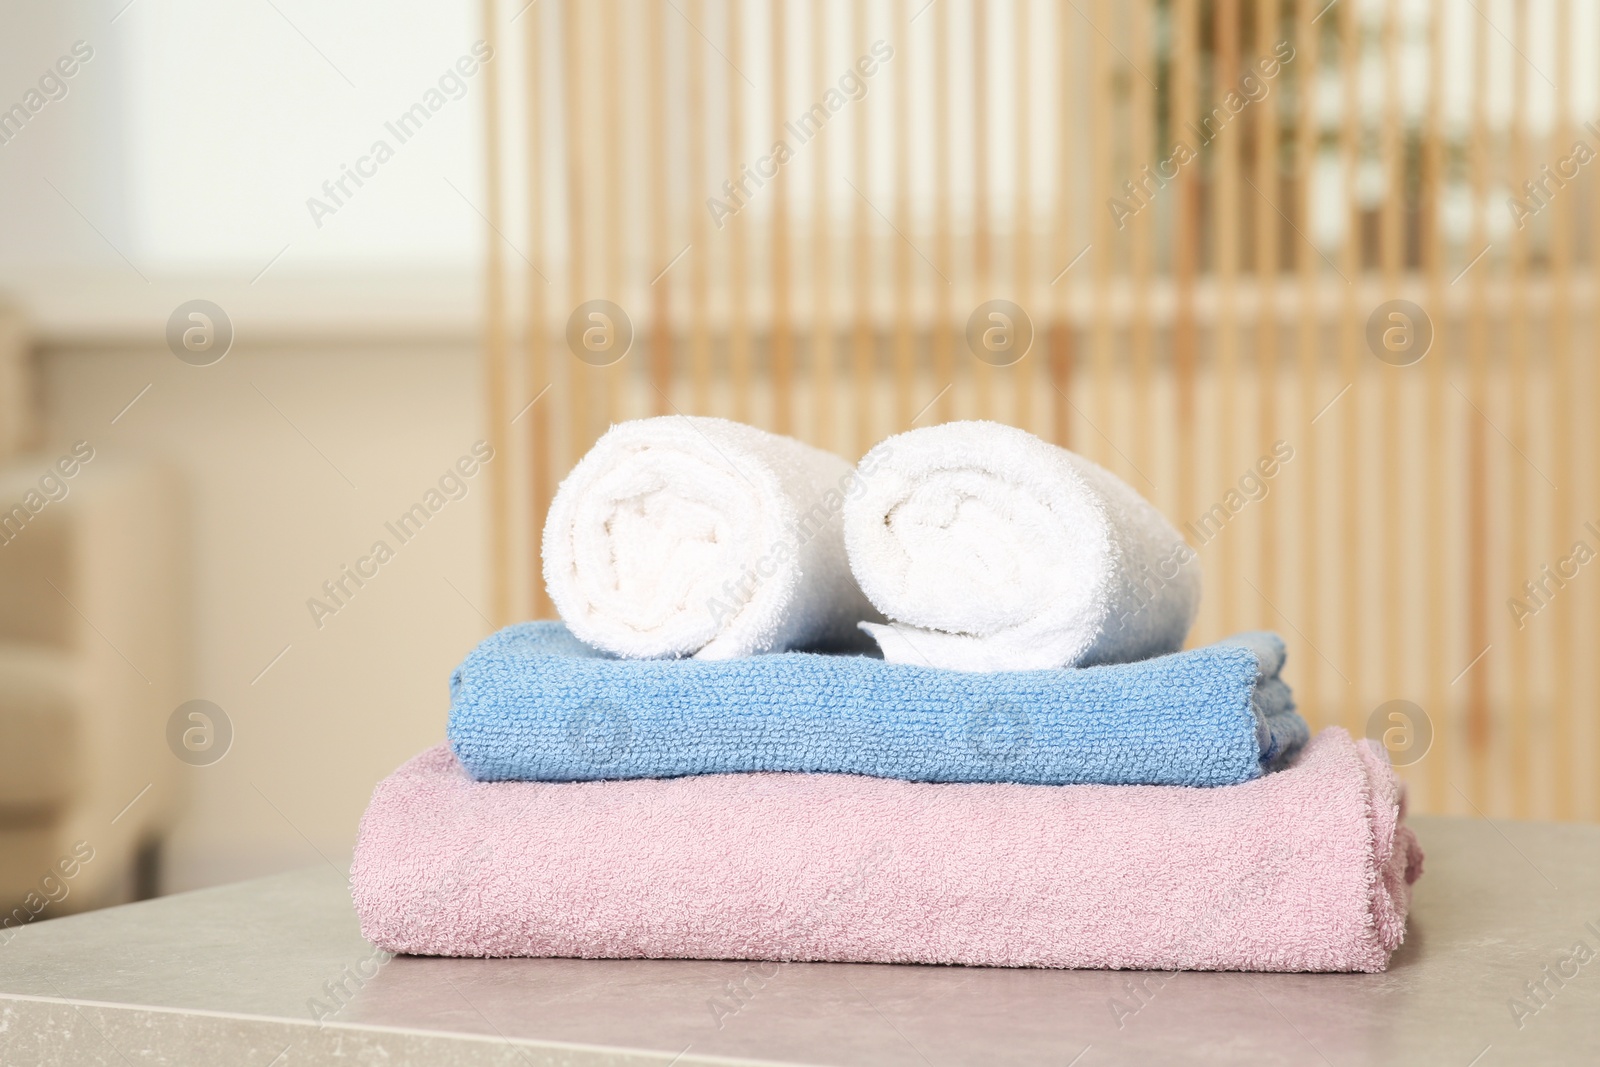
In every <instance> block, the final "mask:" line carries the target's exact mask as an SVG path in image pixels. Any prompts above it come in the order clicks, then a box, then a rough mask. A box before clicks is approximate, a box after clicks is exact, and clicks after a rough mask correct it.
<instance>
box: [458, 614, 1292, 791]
mask: <svg viewBox="0 0 1600 1067" xmlns="http://www.w3.org/2000/svg"><path fill="white" fill-rule="evenodd" d="M1283 660H1284V647H1283V641H1282V640H1281V639H1280V638H1279V637H1278V636H1277V635H1275V634H1268V633H1252V634H1243V635H1241V636H1239V637H1235V638H1233V639H1231V640H1229V641H1225V642H1222V643H1221V644H1216V645H1211V646H1209V647H1207V648H1201V649H1196V650H1194V651H1190V652H1178V653H1174V654H1173V655H1170V656H1161V657H1159V658H1156V659H1149V660H1145V661H1143V662H1140V663H1128V664H1119V665H1115V666H1104V667H1082V668H1062V669H1056V670H1040V671H1014V672H1001V673H992V674H980V673H971V672H966V671H951V670H939V669H935V668H932V667H918V666H914V665H911V664H900V663H885V662H883V661H882V660H878V659H872V658H868V657H865V656H829V655H819V654H816V653H805V652H787V653H781V654H775V655H763V656H751V657H748V658H744V659H732V660H720V661H704V660H694V659H677V660H639V659H632V660H624V659H617V658H615V657H613V656H611V655H610V654H608V653H605V652H600V651H598V650H596V649H593V648H590V647H589V646H588V645H585V644H583V643H582V642H580V641H579V640H578V639H577V638H575V637H573V636H572V635H571V634H570V633H569V632H568V631H567V628H566V627H565V626H563V625H562V624H560V623H557V622H528V623H521V624H519V625H516V626H511V627H508V628H506V629H504V630H501V631H500V632H499V633H497V634H494V635H493V636H491V637H489V638H488V639H487V640H485V641H484V642H483V643H482V644H481V645H479V646H478V647H477V649H475V650H474V651H473V652H472V654H471V655H469V656H468V657H467V658H466V660H465V661H464V662H463V663H462V664H461V666H460V667H458V668H456V671H455V674H454V675H453V676H452V677H451V680H450V694H451V708H450V728H449V734H450V743H451V746H452V747H453V748H454V749H455V753H456V757H457V758H458V759H459V760H460V761H461V764H462V766H464V767H465V768H466V770H467V772H468V773H469V774H471V775H472V776H473V777H474V778H477V779H479V780H481V781H504V780H532V781H574V780H590V779H601V778H673V777H678V776H680V775H687V774H721V773H737V772H748V771H807V772H840V773H846V774H867V775H873V776H875V777H881V778H904V779H909V780H912V781H922V782H1024V783H1032V784H1040V785H1068V784H1078V783H1088V782H1101V783H1106V784H1117V785H1122V784H1149V785H1206V786H1210V785H1229V784H1233V783H1236V782H1243V781H1247V780H1249V779H1251V778H1256V777H1258V776H1260V775H1261V774H1263V773H1265V772H1266V771H1268V770H1271V769H1272V768H1274V767H1276V766H1278V765H1279V764H1280V763H1282V762H1283V761H1285V760H1286V759H1287V758H1288V757H1289V756H1291V755H1293V754H1294V753H1295V752H1296V751H1298V750H1299V748H1300V746H1302V745H1303V744H1305V742H1306V740H1307V738H1308V737H1309V731H1308V729H1307V726H1306V723H1305V720H1303V719H1301V718H1300V716H1299V715H1298V714H1296V713H1295V710H1294V701H1293V698H1292V696H1291V695H1290V692H1289V687H1288V686H1286V685H1284V684H1283V682H1282V681H1281V680H1280V679H1279V678H1278V672H1279V671H1280V670H1281V669H1282V667H1283Z"/></svg>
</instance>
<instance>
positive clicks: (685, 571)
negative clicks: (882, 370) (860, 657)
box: [544, 415, 882, 659]
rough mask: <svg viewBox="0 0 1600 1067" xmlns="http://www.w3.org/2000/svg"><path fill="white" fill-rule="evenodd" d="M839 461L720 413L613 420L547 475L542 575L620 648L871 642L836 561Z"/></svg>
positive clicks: (570, 616)
mask: <svg viewBox="0 0 1600 1067" xmlns="http://www.w3.org/2000/svg"><path fill="white" fill-rule="evenodd" d="M859 492H860V481H859V478H858V476H857V475H856V473H855V471H854V469H853V468H852V467H851V466H850V464H848V463H846V462H845V461H844V460H842V459H840V458H839V457H838V456H835V455H833V454H832V453H829V452H823V451H822V450H820V449H816V448H812V447H811V446H810V445H807V444H802V443H801V442H799V441H796V440H794V439H793V438H789V437H779V436H777V435H775V434H770V433H767V432H765V431H763V430H758V429H756V428H755V427H753V426H744V425H741V424H739V423H736V422H729V421H727V420H726V419H709V418H690V417H685V416H681V415H680V416H670V417H664V418H655V419H639V420H636V421H633V422H624V423H621V424H619V425H617V426H613V427H612V428H611V429H610V431H608V432H607V433H606V434H605V436H603V437H601V438H600V440H599V441H597V442H596V443H595V446H594V447H593V448H591V449H590V450H589V452H588V453H587V454H586V455H585V456H584V457H583V459H581V460H579V461H578V464H577V466H575V467H573V468H572V471H571V473H569V474H568V475H567V477H566V480H565V481H563V482H562V483H561V487H560V489H558V490H557V492H556V495H555V499H554V500H553V501H552V502H551V504H550V512H549V515H548V516H547V518H546V521H545V526H544V579H545V586H546V588H547V589H548V590H549V592H550V599H551V600H552V601H553V602H554V604H555V606H556V610H557V611H558V612H560V614H561V617H562V618H563V619H565V620H566V622H567V625H569V626H571V627H572V632H573V633H575V634H577V635H578V636H579V637H581V638H582V639H583V640H585V641H587V642H588V643H590V644H592V645H595V646H597V647H599V648H604V649H607V650H608V651H611V652H615V653H617V654H618V655H622V656H689V655H693V656H698V657H700V658H701V659H728V658H730V657H734V656H744V655H749V654H750V653H753V652H771V651H782V650H784V649H789V648H852V647H861V646H863V645H870V642H868V641H867V639H866V638H865V636H863V635H862V634H861V633H860V632H859V631H857V629H856V624H857V623H858V622H860V621H862V620H863V619H879V618H881V617H882V616H880V615H878V613H877V612H876V611H874V610H873V608H872V605H870V604H868V603H867V601H866V598H865V597H863V596H862V595H861V590H860V589H858V588H857V587H856V583H855V578H854V577H852V576H851V574H850V566H849V563H848V562H847V561H846V559H845V554H844V542H843V536H842V533H841V524H842V519H841V513H842V512H843V509H844V500H845V496H846V495H847V494H849V493H859Z"/></svg>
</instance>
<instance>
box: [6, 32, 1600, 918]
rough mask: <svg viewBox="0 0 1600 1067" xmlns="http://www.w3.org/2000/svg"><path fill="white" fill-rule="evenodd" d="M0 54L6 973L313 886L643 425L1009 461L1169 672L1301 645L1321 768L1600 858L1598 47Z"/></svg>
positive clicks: (52, 40)
mask: <svg viewBox="0 0 1600 1067" xmlns="http://www.w3.org/2000/svg"><path fill="white" fill-rule="evenodd" d="M0 28H3V30H4V32H3V33H0V60H3V62H0V71H4V74H3V75H0V193H3V195H4V197H5V204H6V209H5V210H4V211H3V212H0V454H3V456H4V461H3V462H4V466H3V474H0V489H3V495H0V509H5V510H4V512H3V514H0V542H3V543H0V642H3V643H0V896H3V897H4V903H5V905H6V907H7V908H8V909H12V912H11V913H12V914H13V915H21V916H23V917H24V920H23V921H31V919H32V918H35V917H47V916H48V915H52V914H59V913H64V912H66V911H70V910H73V909H76V908H81V907H89V906H95V905H98V904H103V903H108V902H111V901H115V900H120V899H128V898H129V897H133V896H140V895H149V894H152V893H157V892H171V891H176V890H181V889H188V888H194V887H197V886H204V885H210V884H215V883H219V882H224V881H230V880H234V879H238V878H244V877H249V876H252V875H257V874H264V873H268V872H271V871H275V870H280V869H284V868H287V867H293V866H302V865H305V864H308V863H317V864H322V863H326V864H328V865H331V866H332V867H334V868H335V869H336V870H338V871H340V873H341V874H342V873H343V872H344V871H345V870H346V869H347V867H348V863H349V855H350V850H351V847H352V843H353V838H354V831H355V825H356V821H357V819H358V818H359V816H360V813H361V810H362V808H363V806H364V805H365V802H366V799H367V797H368V795H369V793H370V790H371V788H372V786H373V785H374V784H375V782H376V781H377V780H378V779H379V778H381V777H382V776H383V775H384V774H386V773H388V772H389V771H390V770H392V769H393V768H394V767H395V766H396V765H397V764H399V763H400V762H402V761H403V760H404V759H406V758H407V757H409V756H410V755H412V754H413V753H414V752H416V751H417V750H418V749H421V748H423V747H425V746H428V745H431V744H435V743H437V742H438V741H439V740H440V739H441V738H442V736H443V729H444V723H445V717H446V712H447V708H448V693H447V679H448V675H449V672H450V670H451V668H452V667H453V666H454V665H455V664H456V662H458V661H459V659H460V658H461V657H462V656H463V655H465V653H466V652H467V651H468V650H469V649H470V648H471V647H472V646H473V645H474V644H475V643H476V642H477V641H478V640H480V639H481V638H482V637H483V636H484V635H485V634H486V633H488V632H489V631H490V630H491V629H492V628H494V627H495V626H497V625H500V624H502V623H504V622H507V621H511V620H514V619H517V618H525V617H529V616H536V615H539V616H543V615H549V614H550V606H549V603H548V600H547V599H546V598H545V596H544V594H543V590H542V588H541V587H540V582H539V580H538V573H539V567H538V558H537V541H538V536H537V535H538V531H539V529H540V526H541V524H542V520H543V513H544V509H545V507H546V505H547V504H548V502H549V499H550V497H551V495H552V493H553V492H554V488H555V486H556V485H557V484H558V482H559V480H560V478H561V477H562V475H563V474H564V473H565V472H566V470H567V469H568V468H569V467H570V466H571V464H572V463H573V462H574V461H575V460H576V459H577V457H578V456H580V455H581V454H582V453H583V451H584V450H585V449H586V448H587V447H588V446H589V444H590V443H591V442H592V441H593V440H594V439H595V438H596V437H597V436H598V435H599V434H600V433H601V432H603V430H604V429H605V427H606V426H607V425H608V424H609V423H610V422H613V421H618V420H621V419H627V418H635V417H640V416H645V415H653V414H673V413H686V414H710V415H721V416H726V417H730V418H736V419H740V420H743V421H748V422H753V423H755V424H757V425H761V426H764V427H767V428H770V429H773V430H776V431H779V432H784V433H790V434H794V435H796V436H799V437H801V438H803V439H805V440H808V441H811V442H813V443H815V444H818V445H821V446H823V447H827V448H830V449H833V450H835V451H837V452H839V453H840V454H842V455H844V456H846V457H847V458H849V459H855V458H856V457H858V456H859V455H861V454H862V453H863V452H864V451H865V450H866V449H867V448H868V447H869V446H870V445H872V444H873V443H875V442H876V441H878V440H880V439H881V438H882V437H884V436H887V435H889V434H891V433H896V432H899V431H902V430H905V429H909V428H912V427H914V426H923V425H928V424H931V423H936V422H940V421H945V420H949V419H956V418H992V419H997V420H1000V421H1004V422H1010V423H1013V424H1016V425H1019V426H1023V427H1025V428H1027V429H1029V430H1031V431H1032V432H1034V433H1036V434H1039V435H1040V436H1042V437H1045V438H1047V439H1049V440H1053V441H1055V442H1057V443H1060V444H1062V445H1065V446H1067V447H1069V448H1073V449H1075V450H1078V451H1080V452H1083V453H1084V454H1086V455H1088V456H1089V457H1091V458H1093V459H1095V460H1096V461H1098V462H1100V463H1102V464H1104V465H1105V466H1107V467H1108V468H1110V469H1111V470H1112V471H1114V472H1116V473H1117V474H1118V475H1120V476H1121V477H1122V478H1124V479H1125V480H1127V481H1128V482H1129V483H1130V484H1131V485H1133V486H1134V487H1135V488H1136V489H1138V490H1139V491H1140V492H1142V493H1144V494H1145V495H1147V496H1149V497H1150V498H1151V499H1152V500H1154V501H1155V502H1156V503H1157V504H1158V505H1159V506H1160V507H1161V509H1162V510H1163V511H1164V512H1165V513H1166V514H1167V515H1168V517H1169V518H1171V519H1172V520H1173V521H1174V522H1175V523H1176V524H1178V525H1179V526H1180V527H1181V528H1183V530H1184V532H1185V533H1186V535H1187V536H1188V537H1189V539H1190V541H1191V543H1192V544H1193V545H1194V546H1195V547H1196V548H1197V549H1198V551H1199V552H1200V555H1201V558H1202V560H1203V566H1204V569H1205V586H1206V595H1205V599H1204V606H1203V610H1202V614H1201V618H1200V621H1199V624H1198V625H1197V627H1196V629H1195V632H1194V633H1193V635H1192V636H1191V643H1192V644H1203V643H1206V642H1209V641H1212V640H1215V639H1217V638H1219V637H1222V636H1225V635H1226V634H1228V633H1230V632H1233V631H1236V630H1240V629H1248V628H1269V629H1274V630H1277V631H1279V632H1281V633H1283V634H1284V636H1285V637H1286V638H1287V640H1288V642H1289V646H1290V650H1291V652H1290V655H1291V658H1290V662H1289V667H1288V668H1287V669H1288V671H1289V676H1290V681H1291V684H1293V686H1294V687H1295V690H1296V693H1297V696H1298V698H1299V700H1300V702H1301V704H1302V707H1303V709H1304V711H1305V712H1306V714H1307V716H1308V718H1309V719H1310V720H1311V721H1312V724H1313V726H1323V725H1330V724H1337V725H1343V726H1345V727H1346V728H1348V729H1350V730H1351V731H1352V732H1355V733H1358V734H1366V735H1367V736H1370V737H1373V738H1375V739H1379V740H1382V741H1383V742H1384V743H1385V744H1386V745H1387V746H1388V747H1389V749H1390V751H1391V755H1392V757H1393V758H1394V760H1395V762H1396V763H1397V764H1401V765H1403V767H1404V770H1403V773H1404V774H1405V776H1406V777H1407V779H1408V780H1409V782H1410V784H1411V803H1412V806H1413V808H1414V809H1415V810H1420V811H1427V812H1440V813H1453V814H1459V815H1464V816H1469V817H1488V818H1493V819H1497V820H1498V819H1501V818H1542V819H1584V820H1593V819H1596V818H1600V786H1597V784H1596V783H1597V781H1600V775H1597V774H1596V771H1597V769H1600V768H1597V764H1600V670H1597V667H1596V656H1595V655H1594V652H1595V649H1596V648H1597V645H1600V459H1597V457H1600V437H1597V431H1596V428H1595V418H1594V415H1595V412H1596V410H1597V409H1600V373H1597V363H1600V361H1597V359H1596V352H1597V348H1600V329H1597V322H1596V314H1597V309H1600V303H1597V296H1600V271H1597V270H1596V265H1597V262H1600V181H1597V180H1596V176H1595V175H1596V173H1600V167H1596V166H1592V165H1591V164H1594V163H1595V162H1596V159H1597V157H1600V73H1597V68H1596V67H1595V65H1594V64H1593V63H1592V62H1579V60H1580V59H1582V58H1587V57H1590V56H1592V54H1593V50H1594V48H1595V46H1596V45H1597V44H1600V11H1597V10H1596V9H1595V7H1594V6H1593V5H1588V4H1580V3H1577V2H1576V0H1334V2H1332V3H1329V2H1327V0H1311V2H1303V0H1207V2H1201V0H1138V2H1121V3H1113V2H1111V0H931V2H929V0H872V2H845V0H815V2H799V0H593V2H587V3H580V2H577V0H531V2H528V0H501V2H498V3H497V2H495V0H486V2H483V3H480V2H478V0H431V2H424V0H395V2H390V3H385V4H381V5H380V4H377V3H368V2H351V3H346V4H341V5H332V6H329V5H319V4H313V3H310V2H309V0H226V2H222V3H217V2H212V3H202V2H200V0H131V2H130V0H108V2H105V3H98V2H90V0H83V2H81V3H46V2H43V0H14V2H12V3H10V4H8V5H7V7H6V9H5V13H4V14H3V15H0ZM597 302H598V303H597ZM996 315H998V316H1000V317H999V318H995V317H994V316H996ZM595 316H598V317H595ZM592 328H598V329H599V331H600V332H599V334H591V335H590V341H591V343H588V344H585V341H584V336H585V331H586V330H590V329H592ZM596 336H598V337H600V338H602V341H601V342H600V343H599V344H595V343H592V342H593V339H594V337H596ZM475 450H476V451H475ZM491 450H492V456H493V458H492V459H490V460H489V461H487V462H483V463H481V464H478V463H475V464H469V465H471V466H474V467H475V468H476V469H475V473H474V474H473V475H472V476H470V477H466V478H463V479H460V482H459V484H460V485H461V486H463V488H460V489H457V488H454V487H455V486H456V485H457V483H456V482H452V483H451V488H449V489H448V490H442V485H443V483H441V481H440V479H441V476H443V475H445V474H446V472H447V471H449V470H450V469H452V468H453V467H455V465H456V464H457V462H458V460H460V459H461V457H463V456H473V455H476V456H477V457H479V458H480V459H481V457H482V456H483V455H486V454H489V453H490V452H491ZM461 469H464V468H461ZM419 504H421V505H422V508H423V512H424V513H425V514H426V515H427V516H428V517H427V518H426V520H425V521H423V522H420V523H419V522H415V521H413V523H412V524H411V525H409V526H405V527H404V528H403V529H402V528H400V527H397V525H396V524H397V523H399V521H400V519H401V517H402V516H405V515H408V514H411V515H414V514H415V506H416V505H419ZM380 541H381V542H383V543H384V544H385V545H386V546H387V549H388V551H385V552H382V553H379V552H377V551H376V550H375V549H376V546H377V543H378V542H380ZM86 851H87V853H88V854H90V855H91V857H92V858H90V859H88V860H84V859H83V856H84V854H85V853H86ZM69 856H75V857H76V859H77V861H78V862H76V863H75V864H73V865H72V866H73V867H74V869H75V873H74V875H73V876H72V877H70V878H63V877H62V876H61V875H60V873H59V872H64V871H65V870H66V867H64V866H61V865H60V863H59V861H60V860H61V859H62V858H63V857H69ZM52 872H57V873H52ZM36 905H37V906H36ZM18 907H20V908H21V909H22V910H21V911H20V912H17V911H15V908H18Z"/></svg>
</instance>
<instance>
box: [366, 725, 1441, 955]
mask: <svg viewBox="0 0 1600 1067" xmlns="http://www.w3.org/2000/svg"><path fill="white" fill-rule="evenodd" d="M1403 806H1404V804H1403V797H1402V793H1401V788H1400V786H1399V784H1398V783H1397V781H1396V780H1395V778H1394V775H1393V773H1392V772H1391V770H1390V768H1389V766H1388V762H1387V760H1386V759H1385V758H1384V756H1383V755H1382V753H1381V751H1380V750H1377V749H1375V748H1374V747H1372V746H1371V745H1370V744H1369V743H1368V742H1361V743H1356V742H1354V741H1352V740H1351V739H1350V736H1349V735H1348V734H1347V733H1345V732H1344V731H1343V730H1339V729H1329V730H1326V731H1324V732H1323V733H1322V734H1321V735H1320V736H1318V737H1317V738H1316V739H1314V740H1313V741H1312V742H1311V743H1310V744H1309V745H1308V746H1307V747H1306V749H1305V751H1304V753H1303V754H1302V755H1301V757H1300V759H1299V760H1298V761H1297V762H1296V763H1295V764H1294V766H1292V767H1291V768H1289V769H1288V770H1284V771H1281V772H1279V773H1276V774H1269V775H1266V776H1265V777H1262V778H1258V779H1256V780H1254V781H1251V782H1246V783H1244V784H1242V785H1232V786H1221V787H1217V788H1210V789H1197V788H1192V787H1187V786H1102V785H1066V786H1038V785H992V784H985V785H964V784H930V783H921V782H906V781H899V780H895V779H886V778H864V777H855V776H851V775H835V774H746V775H710V776H704V777H693V778H671V779H635V780H629V781H610V782H563V783H550V782H474V781H472V780H471V779H470V778H468V777H467V776H466V774H465V773H463V771H462V770H461V767H460V766H459V765H458V764H457V763H456V760H455V757H454V756H452V755H451V754H450V750H449V749H448V748H447V747H445V746H440V747H439V748H435V749H432V750H430V751H428V752H424V753H423V754H422V755H420V756H418V757H416V758H415V759H413V760H412V761H411V762H409V763H407V764H406V765H405V766H403V767H401V768H400V769H399V770H398V771H396V772H395V773H394V774H392V775H390V776H389V777H388V778H386V779H385V780H384V781H383V782H381V783H380V784H379V785H378V788H377V790H376V791H375V792H374V794H373V798H372V804H371V806H370V807H368V809H367V813H366V815H365V816H364V817H363V818H362V821H361V832H360V838H359V840H358V842H357V845H356V855H355V864H354V867H353V869H352V872H351V881H352V895H353V897H354V899H355V906H356V911H357V913H358V914H359V915H360V918H361V929H362V932H363V933H364V934H365V935H366V937H367V938H368V939H369V940H371V941H373V942H375V943H376V944H378V945H379V946H381V947H383V948H385V949H387V950H389V951H391V952H409V953H418V954H427V955H445V956H585V957H612V958H617V957H624V958H625V957H655V958H661V957H687V958H705V959H758V960H841V961H872V962H914V963H963V964H975V965H985V966H1037V967H1122V968H1152V969H1163V970H1168V969H1178V968H1186V969H1201V970H1252V971H1381V970H1383V969H1384V967H1385V966H1387V964H1388V961H1389V953H1390V952H1392V951H1393V950H1394V948H1395V947H1396V946H1397V945H1399V944H1400V941H1401V938H1402V937H1403V936H1404V933H1405V919H1406V909H1407V907H1408V906H1409V904H1410V899H1411V888H1410V887H1411V883H1412V882H1414V881H1415V880H1416V878H1417V876H1418V875H1419V874H1421V872H1422V851H1421V849H1419V848H1418V847H1417V842H1416V838H1415V836H1414V835H1413V834H1412V832H1411V830H1410V829H1409V828H1408V827H1406V826H1404V825H1401V821H1402V819H1403V817H1404V810H1403Z"/></svg>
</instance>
